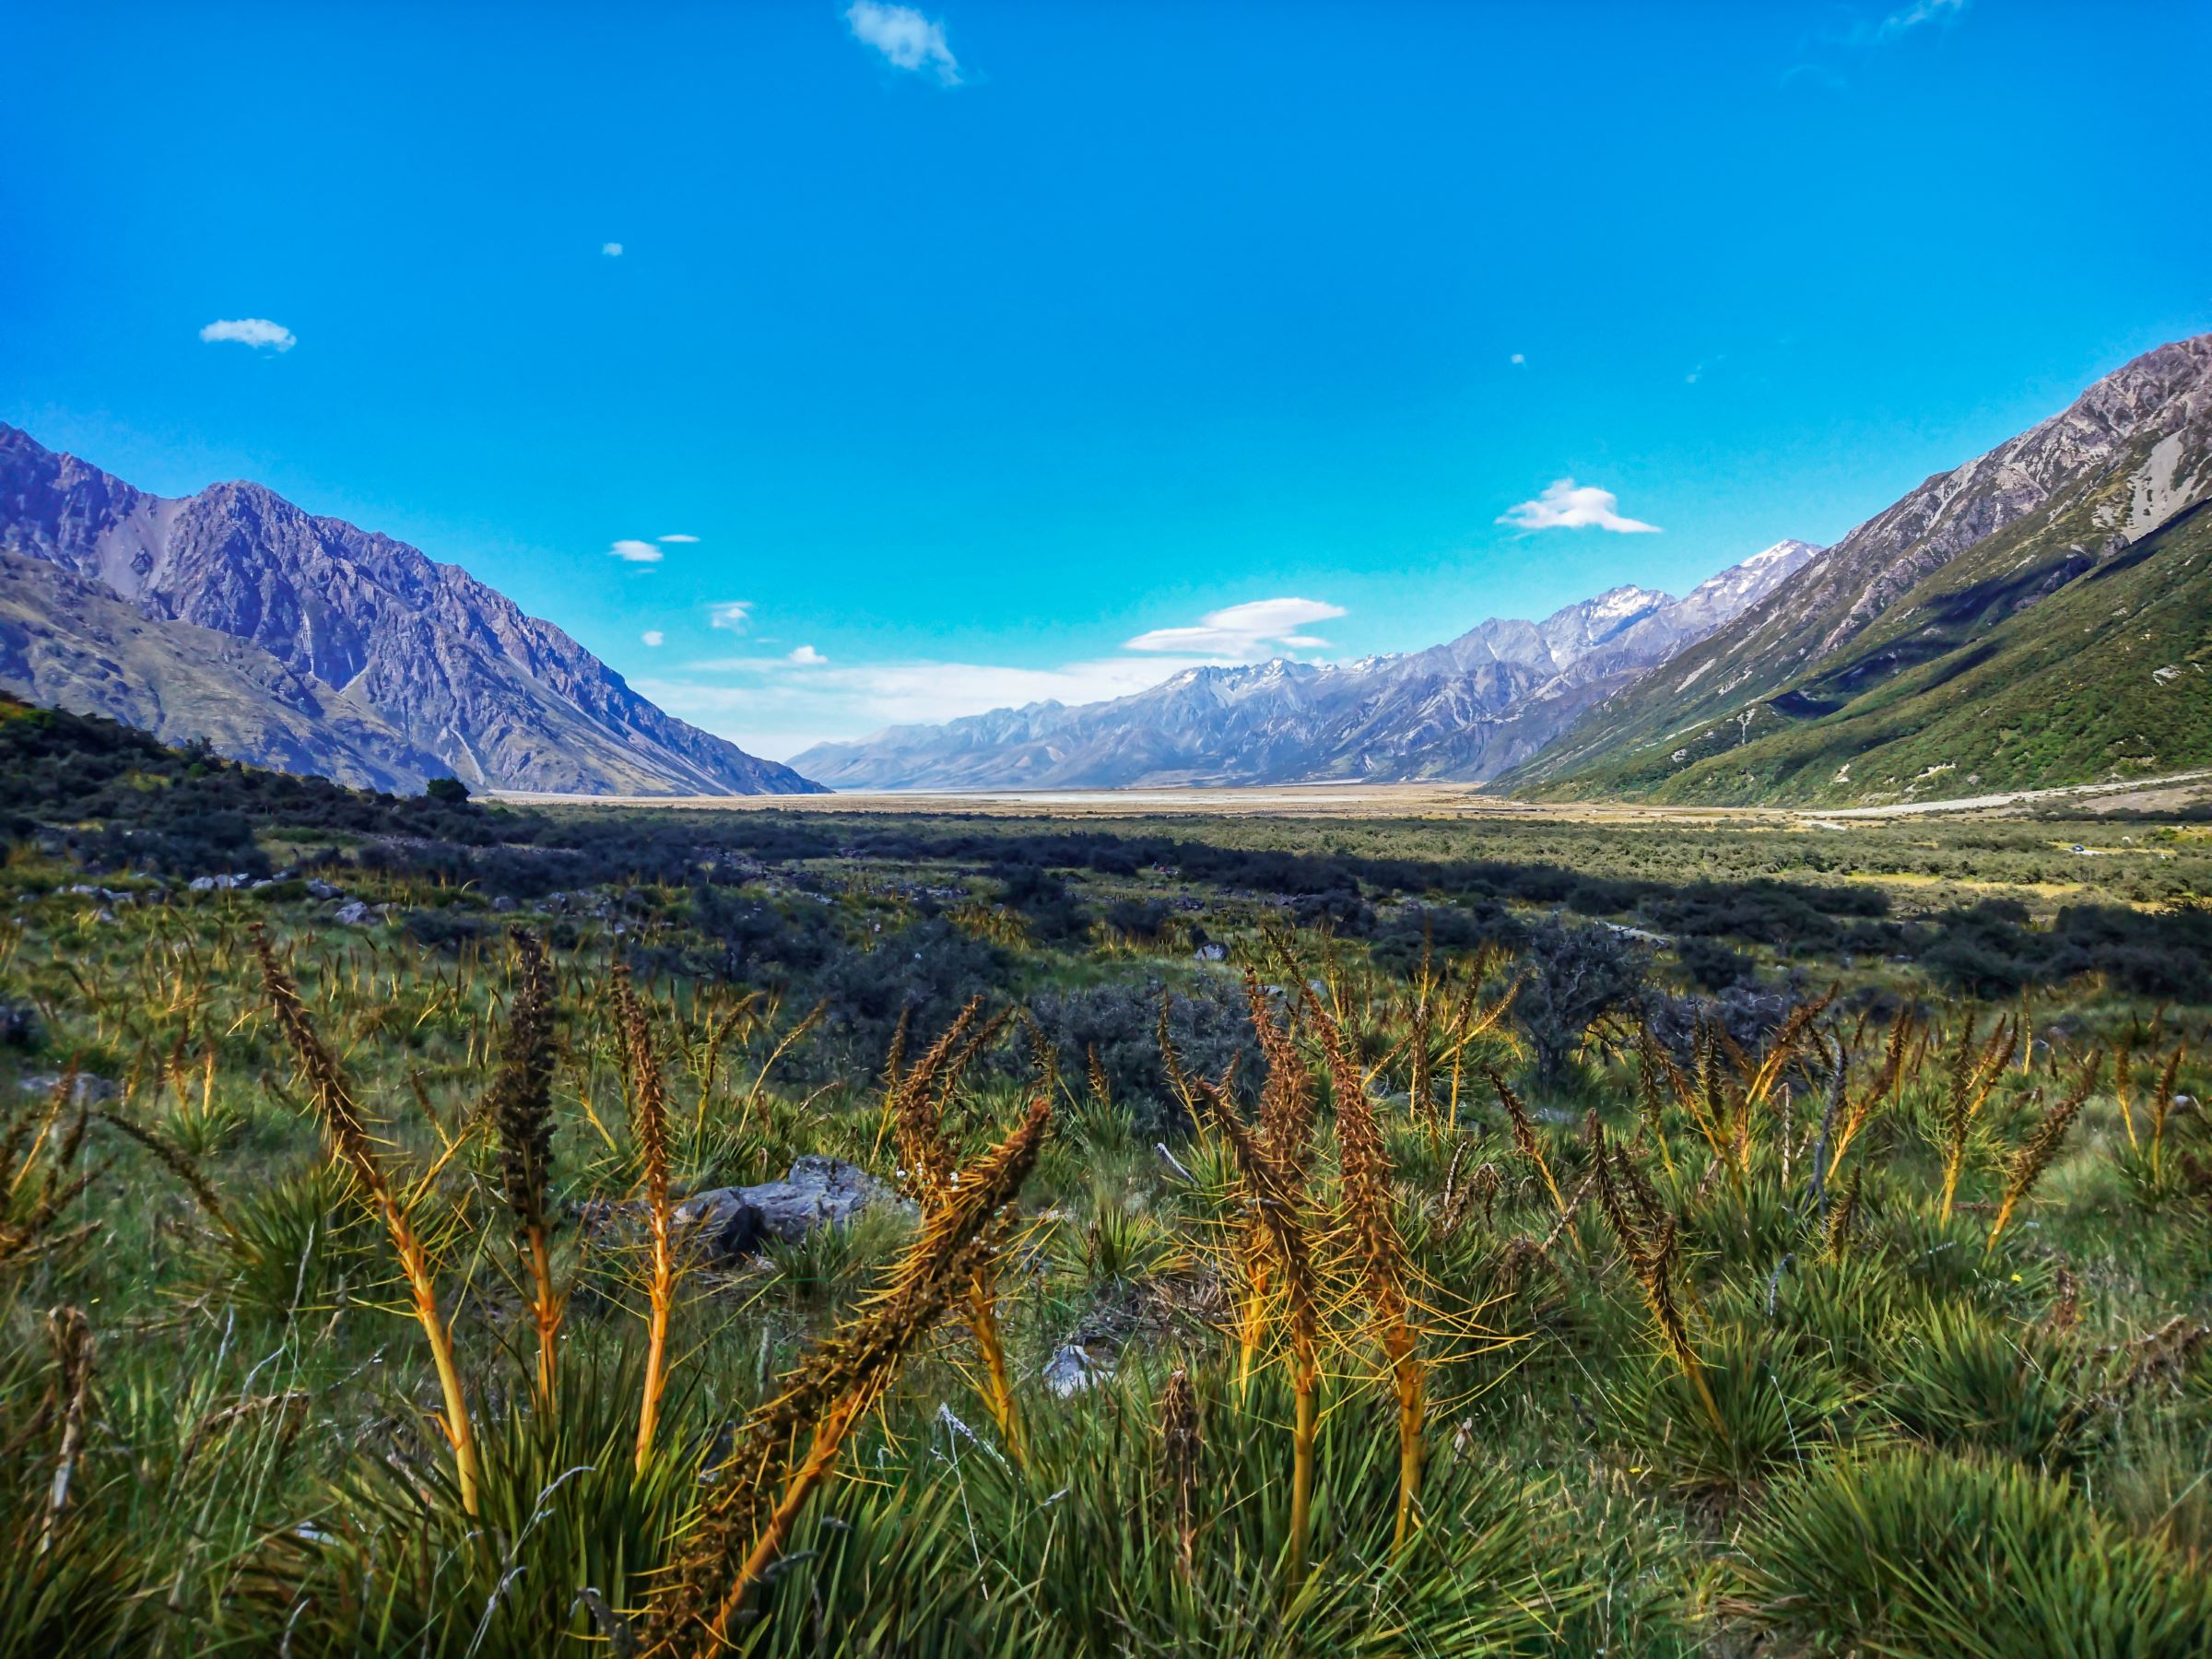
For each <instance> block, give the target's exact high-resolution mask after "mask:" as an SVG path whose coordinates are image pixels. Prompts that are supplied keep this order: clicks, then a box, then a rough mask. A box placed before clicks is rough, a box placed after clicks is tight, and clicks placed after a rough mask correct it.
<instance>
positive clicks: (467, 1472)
mask: <svg viewBox="0 0 2212 1659" xmlns="http://www.w3.org/2000/svg"><path fill="white" fill-rule="evenodd" d="M253 948H254V951H255V953H256V954H257V955H259V957H260V958H261V982H262V988H263V990H264V991H265V993H266V994H267V996H268V999H269V1006H270V1007H271V1008H272V1009H273V1010H274V1011H275V1013H276V1016H277V1027H278V1029H280V1030H282V1031H283V1032H284V1035H285V1040H286V1041H288V1042H289V1043H290V1044H291V1048H292V1053H293V1055H294V1057H295V1058H296V1059H297V1060H298V1061H299V1065H300V1076H301V1077H302V1078H303V1079H304V1080H305V1081H306V1083H307V1086H308V1088H309V1089H310V1091H311V1092H312V1094H313V1096H314V1101H315V1110H316V1112H318V1113H319V1114H320V1116H321V1117H322V1119H323V1127H324V1132H325V1133H326V1134H327V1135H329V1136H330V1141H331V1145H332V1147H333V1148H334V1149H335V1151H336V1153H337V1156H338V1158H339V1159H340V1160H341V1161H342V1162H344V1163H345V1164H346V1166H347V1168H348V1169H349V1170H351V1171H352V1172H353V1176H354V1179H355V1181H357V1182H359V1185H360V1190H361V1194H362V1197H363V1198H364V1199H365V1200H366V1201H367V1203H368V1204H369V1206H370V1207H371V1209H373V1210H374V1211H375V1212H376V1214H377V1216H378V1218H380V1219H381V1220H382V1222H383V1224H384V1231H385V1232H386V1233H387V1234H389V1235H390V1237H391V1240H392V1248H393V1251H394V1253H395V1254H396V1255H397V1256H398V1257H399V1267H400V1272H401V1273H402V1274H404V1275H405V1276H406V1281H407V1288H408V1291H409V1292H410V1294H411V1295H412V1297H413V1299H414V1303H415V1317H416V1320H417V1322H418V1324H421V1326H422V1334H423V1335H424V1337H425V1338H426V1339H427V1340H428V1341H429V1345H430V1360H431V1363H432V1364H433V1365H434V1366H435V1367H436V1368H437V1371H438V1387H439V1391H440V1393H441V1394H442V1395H443V1396H444V1400H445V1415H444V1418H443V1419H442V1421H441V1427H442V1428H443V1430H445V1438H446V1440H447V1441H448V1443H450V1444H451V1445H452V1447H453V1476H454V1479H455V1481H456V1483H457V1484H458V1485H459V1487H460V1488H461V1507H462V1508H463V1509H464V1510H465V1511H466V1512H468V1513H469V1514H471V1515H474V1514H475V1513H476V1512H477V1475H478V1469H477V1441H476V1432H475V1430H474V1429H473V1427H472V1426H471V1424H470V1422H469V1417H468V1401H467V1399H466V1397H465V1395H464V1394H463V1393H462V1391H461V1372H460V1370H459V1368H458V1367H457V1366H456V1365H455V1364H454V1362H453V1332H452V1330H451V1328H450V1327H448V1326H447V1324H446V1323H445V1321H444V1319H443V1318H441V1316H440V1314H439V1312H438V1293H437V1288H436V1285H435V1283H434V1281H433V1279H432V1276H431V1272H430V1263H429V1255H428V1253H426V1252H425V1251H424V1249H423V1247H422V1241H421V1240H420V1239H419V1238H418V1237H417V1235H416V1232H415V1229H414V1226H413V1224H412V1223H410V1222H409V1220H408V1219H407V1213H406V1209H405V1208H404V1207H403V1206H401V1204H400V1202H399V1200H398V1198H397V1197H396V1196H395V1195H394V1193H393V1191H392V1185H391V1182H389V1181H388V1180H387V1179H386V1178H385V1174H384V1169H383V1164H382V1160H381V1159H379V1158H378V1157H377V1152H376V1143H375V1142H374V1141H373V1140H372V1139H371V1137H370V1135H369V1126H368V1124H367V1122H366V1120H364V1119H363V1118H362V1116H361V1111H360V1107H359V1105H358V1104H357V1103H356V1102H355V1100H354V1098H353V1091H352V1089H351V1088H350V1087H349V1086H348V1085H347V1081H346V1074H345V1072H344V1071H343V1070H342V1069H341V1068H340V1067H339V1065H338V1062H337V1057H336V1056H335V1054H333V1053H331V1052H330V1050H329V1049H327V1048H325V1047H324V1044H323V1040H322V1039H321V1038H320V1037H318V1036H317V1035H316V1034H315V1029H314V1025H313V1023H312V1021H311V1020H310V1019H309V1018H308V1014H307V1007H306V1005H305V1004H303V1003H302V1002H301V1001H300V991H299V987H298V986H297V985H295V984H294V983H293V982H292V978H291V975H290V974H288V973H287V972H286V971H284V968H283V966H282V964H280V963H279V962H278V961H277V953H276V951H275V949H274V948H272V947H271V946H270V944H269V940H268V935H266V934H265V933H264V932H263V931H262V930H261V929H260V928H259V927H256V928H255V929H254V930H253Z"/></svg>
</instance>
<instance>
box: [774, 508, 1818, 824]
mask: <svg viewBox="0 0 2212 1659" xmlns="http://www.w3.org/2000/svg"><path fill="white" fill-rule="evenodd" d="M1818 552H1819V549H1818V548H1817V547H1812V546H1810V545H1809V544H1807V543H1805V542H1783V543H1782V544H1780V545H1778V546H1777V547H1771V548H1769V549H1768V550H1767V551H1765V552H1763V553H1760V554H1759V555H1757V556H1756V557H1755V558H1753V559H1747V560H1746V561H1745V562H1744V563H1743V564H1741V565H1738V566H1736V567H1735V568H1734V569H1732V570H1729V571H1724V572H1722V573H1721V574H1720V575H1719V576H1716V577H1714V578H1713V579H1712V581H1710V582H1705V583H1703V584H1701V585H1700V587H1698V588H1697V589H1696V590H1695V591H1694V592H1692V593H1691V594H1689V595H1688V596H1687V597H1685V598H1682V599H1676V598H1674V597H1672V596H1671V595H1669V594H1662V593H1658V592H1656V591H1654V590H1653V589H1650V588H1641V587H1618V588H1615V589H1613V590H1611V591H1610V592H1608V593H1605V594H1599V595H1598V596H1597V597H1596V598H1594V599H1587V600H1584V601H1583V602H1582V603H1581V604H1579V605H1571V606H1567V607H1566V608H1565V609H1564V610H1560V611H1558V612H1556V613H1554V614H1553V615H1552V616H1549V617H1547V618H1544V620H1543V621H1541V622H1524V621H1518V620H1512V619H1506V618H1493V619H1491V620H1489V621H1487V622H1484V623H1482V624H1480V625H1479V626H1477V627H1476V628H1474V629H1469V630H1468V631H1467V632H1466V633H1465V634H1462V635H1461V636H1460V637H1459V638H1458V639H1456V640H1453V641H1450V642H1449V643H1447V644H1443V645H1437V646H1431V647H1430V648H1429V649H1428V650H1426V651H1418V652H1414V653H1410V654H1405V655H1392V656H1382V657H1368V658H1364V659H1362V660H1360V661H1359V662H1356V663H1347V664H1325V665H1324V664H1313V663H1300V662H1294V661H1290V660H1288V659H1277V661H1274V662H1270V663H1262V664H1259V665H1254V666H1250V667H1227V668H1210V667H1209V668H1193V669H1188V670H1185V671H1184V672H1183V673H1182V674H1179V675H1177V676H1175V677H1173V678H1171V679H1170V680H1167V681H1166V682H1164V683H1163V684H1161V685H1159V686H1156V687H1154V688H1151V689H1150V690H1148V691H1141V692H1138V693H1136V694H1135V696H1131V697H1124V698H1117V699H1115V700H1112V701H1110V702H1101V703H1087V704H1084V705H1082V706H1080V707H1077V708H1068V707H1066V706H1065V705H1063V704H1060V703H1056V702H1043V703H1032V704H1030V705H1029V706H1028V707H1026V708H1020V709H994V710H993V711H992V712H989V713H987V714H978V715H973V716H971V717H970V718H968V719H965V720H956V721H952V722H949V723H947V724H944V725H938V726H903V727H895V728H893V729H892V730H890V731H888V732H884V733H880V734H878V735H877V736H875V737H871V738H867V739H865V740H864V741H862V742H860V743H852V744H823V745H820V746H818V747H815V748H812V749H809V750H807V751H806V753H805V754H804V755H801V756H799V757H797V759H795V760H794V762H793V764H794V766H797V767H798V768H799V769H800V770H802V771H805V772H806V774H807V775H808V776H809V777H817V778H820V779H822V780H823V781H824V782H829V783H830V784H832V785H833V786H835V787H838V788H846V789H1005V788H1029V789H1039V788H1046V789H1070V788H1112V787H1120V786H1124V785H1130V784H1170V783H1282V782H1306V781H1315V780H1327V779H1345V780H1359V781H1364V782H1388V781H1399V780H1406V779H1424V778H1436V779H1451V780H1462V781H1469V782H1479V781H1481V780H1484V779H1487V778H1490V777H1494V776H1496V775H1497V774H1498V773H1500V772H1501V771H1505V770H1506V769H1507V768H1508V767H1510V766H1512V765H1514V764H1515V763H1517V762H1519V761H1521V760H1524V759H1527V758H1528V757H1529V756H1530V755H1533V754H1535V753H1536V752H1537V751H1538V750H1539V749H1540V748H1542V747H1543V746H1544V745H1545V744H1546V743H1547V742H1548V741H1549V740H1550V738H1551V737H1552V736H1553V735H1556V734H1558V733H1559V732H1560V731H1562V730H1564V729H1565V728H1566V727H1567V726H1568V725H1569V724H1571V723H1572V722H1573V720H1574V719H1575V717H1576V716H1577V715H1578V714H1580V713H1581V712H1583V710H1584V709H1586V708H1587V707H1589V706H1590V704H1591V703H1592V702H1594V701H1595V700H1597V699H1599V698H1601V697H1603V696H1605V695H1606V692H1607V691H1609V690H1612V689H1614V688H1618V686H1619V685H1621V684H1622V683H1624V681H1625V679H1626V678H1628V677H1632V676H1634V675H1636V674H1638V673H1641V671H1643V670H1644V669H1646V668H1649V667H1650V666H1652V665H1653V664H1655V663H1660V662H1664V661H1665V660H1666V659H1667V658H1668V657H1670V656H1672V655H1673V654H1674V653H1676V652H1677V651H1679V650H1680V649H1682V647H1683V646H1684V645H1686V644H1688V643H1689V642H1690V641H1694V640H1696V639H1699V638H1701V637H1702V636H1703V635H1704V634H1706V633H1707V632H1709V631H1710V630H1711V629H1712V628H1713V627H1714V626H1715V625H1716V624H1717V623H1718V622H1719V621H1723V620H1725V619H1726V618H1730V617H1733V616H1735V614H1736V612H1737V611H1738V610H1740V609H1742V608H1743V606H1747V605H1749V604H1752V603H1754V602H1755V601H1756V600H1758V599H1759V598H1760V597H1763V596H1764V595H1765V594H1767V593H1768V592H1770V591H1771V589H1772V588H1773V587H1774V585H1775V584H1776V583H1778V582H1783V581H1785V580H1786V579H1787V578H1788V577H1789V576H1790V575H1791V574H1792V573H1793V572H1794V571H1798V570H1800V569H1802V568H1803V567H1804V566H1805V564H1806V562H1807V561H1808V560H1810V559H1814V558H1815V557H1816V556H1818Z"/></svg>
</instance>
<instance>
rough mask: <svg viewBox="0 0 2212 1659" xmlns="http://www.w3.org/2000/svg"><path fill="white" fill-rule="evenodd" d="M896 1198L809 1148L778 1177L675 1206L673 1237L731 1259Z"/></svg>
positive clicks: (712, 1257)
mask: <svg viewBox="0 0 2212 1659" xmlns="http://www.w3.org/2000/svg"><path fill="white" fill-rule="evenodd" d="M899 1202H900V1198H899V1195H898V1194H897V1192H896V1191H895V1190H894V1189H893V1188H892V1187H891V1186H890V1185H889V1183H888V1182H883V1181H879V1180H877V1178H876V1177H875V1176H873V1175H871V1174H869V1173H868V1172H867V1171H865V1170H864V1169H862V1168H861V1167H860V1166H859V1165H858V1164H851V1163H846V1162H845V1161H844V1160H843V1159H836V1158H826V1157H823V1156H822V1155H821V1154H819V1153H813V1152H810V1153H808V1154H806V1156H805V1157H803V1158H801V1159H798V1160H797V1161H796V1162H794V1164H793V1165H792V1166H791V1171H790V1173H789V1174H787V1175H785V1176H784V1178H783V1179H782V1180H781V1181H769V1182H761V1183H760V1184H759V1185H758V1186H728V1187H714V1188H712V1189H710V1190H709V1191H707V1192H704V1193H698V1194H693V1195H692V1196H691V1197H689V1198H687V1199H686V1200H685V1201H684V1202H683V1203H682V1204H680V1205H678V1206H677V1208H676V1212H675V1215H674V1217H673V1218H672V1219H673V1221H674V1224H675V1229H676V1232H677V1237H678V1238H680V1239H682V1240H683V1241H685V1242H686V1244H687V1245H688V1248H690V1249H693V1250H696V1251H698V1252H699V1253H700V1254H701V1255H702V1256H703V1257H705V1258H706V1259H707V1260H709V1261H714V1262H733V1261H735V1260H737V1259H739V1258H740V1257H743V1256H748V1255H753V1254H756V1253H759V1250H760V1249H761V1248H762V1247H763V1246H765V1245H767V1244H769V1243H771V1242H777V1243H783V1244H796V1243H797V1242H798V1241H800V1240H802V1239H804V1238H805V1237H806V1235H807V1234H808V1233H810V1232H812V1231H813V1230H815V1229H816V1228H818V1227H844V1226H847V1225H849V1224H850V1223H851V1222H852V1220H853V1218H854V1217H856V1216H858V1215H859V1214H860V1213H861V1212H862V1211H863V1210H865V1209H868V1208H870V1207H871V1206H876V1205H879V1204H897V1203H899Z"/></svg>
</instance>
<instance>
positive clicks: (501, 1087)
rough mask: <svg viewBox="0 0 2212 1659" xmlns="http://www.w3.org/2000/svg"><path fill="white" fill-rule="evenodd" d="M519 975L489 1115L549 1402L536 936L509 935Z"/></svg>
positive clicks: (547, 1089)
mask: <svg viewBox="0 0 2212 1659" xmlns="http://www.w3.org/2000/svg"><path fill="white" fill-rule="evenodd" d="M514 944H515V951H516V956H517V961H518V965H519V968H520V978H519V980H518V981H517V983H516V986H515V994H514V1002H513V1005H512V1007H511V1009H510V1010H509V1013H508V1017H507V1035H506V1041H505V1043H504V1045H503V1047H502V1048H501V1051H500V1070H499V1075H498V1076H497V1077H495V1078H494V1079H493V1080H492V1086H491V1102H490V1105H491V1121H492V1127H493V1131H494V1132H495V1133H496V1134H497V1135H498V1136H499V1143H500V1191H501V1195H502V1196H503V1197H505V1199H506V1200H507V1207H508V1209H509V1210H510V1211H512V1214H513V1217H514V1224H515V1230H516V1234H517V1240H518V1242H519V1243H520V1244H521V1246H522V1252H523V1260H524V1266H525V1268H526V1269H527V1271H528V1272H529V1275H530V1315H531V1321H532V1323H533V1324H535V1326H536V1328H537V1391H538V1398H539V1399H540V1400H541V1401H542V1402H543V1403H545V1404H546V1405H547V1406H550V1405H551V1404H552V1403H553V1391H554V1377H555V1362H556V1360H557V1359H558V1357H559V1342H560V1327H561V1322H562V1319H563V1316H564V1314H565V1312H566V1303H565V1299H564V1298H563V1297H562V1295H561V1294H560V1291H559V1288H558V1287H556V1285H555V1284H554V1282H553V1257H552V1243H551V1240H552V1232H553V1223H552V1216H551V1208H550V1203H549V1194H550V1189H551V1182H552V1170H553V1063H554V1058H555V1054H554V1024H553V1021H554V1013H553V971H552V963H551V961H550V960H549V959H548V958H547V954H546V945H545V941H544V940H543V939H541V938H539V937H538V936H537V935H535V934H534V933H529V932H526V931H525V932H518V933H517V934H516V935H514Z"/></svg>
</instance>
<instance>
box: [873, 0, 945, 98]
mask: <svg viewBox="0 0 2212 1659" xmlns="http://www.w3.org/2000/svg"><path fill="white" fill-rule="evenodd" d="M845 24H846V27H848V28H849V29H852V30H853V39H854V40H856V41H859V42H860V43H861V44H862V45H864V46H872V47H874V48H875V49H876V50H877V52H879V53H882V54H883V56H884V61H885V62H887V63H888V64H889V65H891V67H893V68H894V69H907V70H912V71H915V72H917V73H918V72H920V71H922V70H924V69H928V70H934V71H935V74H936V77H937V79H938V81H939V82H940V83H941V84H943V85H945V86H947V87H957V86H959V84H960V65H959V59H957V58H955V57H954V56H953V55H952V48H951V47H950V46H948V45H947V44H946V43H945V25H944V24H942V23H940V22H937V21H936V20H935V19H934V18H925V17H924V16H923V15H922V14H921V13H920V12H918V11H916V10H915V9H914V8H913V7H912V6H887V5H884V4H882V3H881V0H853V4H852V5H851V6H847V7H846V8H845Z"/></svg>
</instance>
